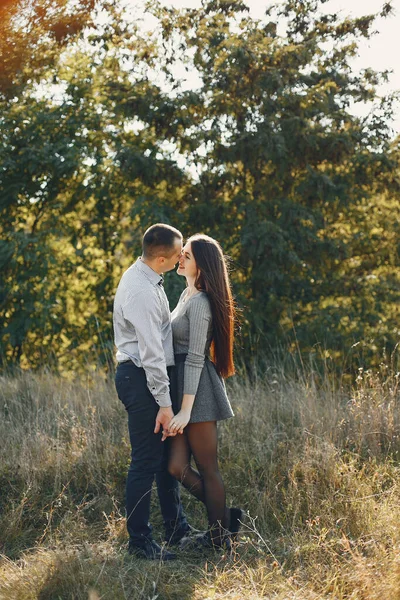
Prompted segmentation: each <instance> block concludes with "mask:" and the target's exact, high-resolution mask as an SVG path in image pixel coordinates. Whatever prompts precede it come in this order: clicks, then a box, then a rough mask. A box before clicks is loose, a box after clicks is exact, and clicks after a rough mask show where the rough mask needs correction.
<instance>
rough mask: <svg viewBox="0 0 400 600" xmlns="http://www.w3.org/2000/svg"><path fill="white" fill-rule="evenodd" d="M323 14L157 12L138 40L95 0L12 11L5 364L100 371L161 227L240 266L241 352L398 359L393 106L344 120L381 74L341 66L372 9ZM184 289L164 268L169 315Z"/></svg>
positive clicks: (226, 9) (2, 185) (231, 6)
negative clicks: (360, 13) (198, 237)
mask: <svg viewBox="0 0 400 600" xmlns="http://www.w3.org/2000/svg"><path fill="white" fill-rule="evenodd" d="M321 4H323V2H318V1H317V0H315V1H314V0H313V1H310V2H302V3H298V2H292V1H291V0H288V1H287V2H285V3H284V4H280V5H279V6H276V7H270V8H269V9H268V11H267V14H266V18H265V19H264V20H261V21H256V20H254V19H252V18H251V17H249V16H248V14H247V12H246V10H245V6H244V5H242V4H241V3H238V2H220V1H218V2H216V1H213V2H206V3H204V5H203V7H202V8H200V9H186V10H175V9H172V8H165V7H163V6H161V5H158V4H157V3H151V6H149V7H148V10H149V11H150V12H151V13H152V14H153V15H154V17H155V18H156V22H157V25H156V27H155V29H154V31H152V32H150V33H146V32H145V31H143V29H142V30H141V28H140V26H139V25H138V24H136V23H132V22H131V21H130V20H129V19H128V18H126V16H124V13H123V11H122V9H120V8H119V6H118V4H109V3H106V2H99V3H97V4H96V7H94V6H93V5H92V3H91V2H89V1H88V2H81V3H80V4H79V10H78V11H77V12H75V13H72V12H71V10H70V8H69V4H68V3H65V2H63V1H61V0H60V2H59V3H57V4H56V5H55V6H54V10H53V9H52V10H50V8H49V5H48V4H47V3H46V2H45V1H44V0H43V2H42V3H37V4H36V5H35V7H34V8H32V9H29V7H28V5H25V4H24V3H23V2H22V1H21V2H20V3H15V4H13V5H12V7H11V8H10V6H11V5H8V8H7V9H4V10H7V11H8V12H7V13H6V12H5V13H4V14H7V18H6V19H5V20H3V25H2V28H3V31H4V32H5V37H4V40H7V44H8V47H12V51H11V50H10V51H7V52H5V43H3V42H2V44H3V45H2V46H1V48H0V50H1V52H2V56H3V59H2V60H3V63H4V70H3V72H4V78H3V79H2V80H1V82H0V103H1V109H2V110H1V117H0V122H1V134H0V135H1V143H0V215H1V225H0V233H1V244H0V269H1V273H2V278H1V289H0V315H1V321H2V326H1V330H0V338H1V340H2V355H3V360H4V362H6V363H8V364H11V365H20V366H23V367H37V366H39V365H41V364H49V363H50V364H52V365H54V366H55V367H58V368H59V369H61V370H63V369H77V368H82V366H83V367H84V368H87V365H88V364H94V363H95V362H98V361H100V362H101V363H106V364H107V363H108V361H110V360H111V354H112V331H111V315H112V301H113V295H114V291H115V288H116V285H117V282H118V279H119V277H120V275H121V273H122V271H123V270H124V269H125V268H126V267H127V266H128V265H129V264H130V263H131V262H132V260H133V258H134V257H135V256H137V255H138V254H139V253H140V240H141V236H142V234H143V232H144V230H145V229H146V228H147V227H148V226H149V225H150V224H151V223H154V222H156V221H165V222H170V223H172V224H174V225H175V226H178V227H179V228H180V229H181V230H182V231H183V232H184V234H185V235H189V234H191V233H194V232H195V231H204V232H206V233H208V234H210V235H212V236H214V237H216V238H217V239H218V240H219V241H220V242H221V244H222V246H223V248H224V250H225V252H226V253H228V254H229V255H230V256H231V257H232V259H233V262H232V264H233V271H232V281H233V285H234V292H235V295H236V297H237V301H238V304H239V306H240V307H241V308H242V315H243V318H242V327H241V332H242V333H241V339H240V341H239V348H240V350H239V352H240V353H241V354H243V357H244V358H245V359H249V358H250V356H251V355H252V354H254V353H257V352H259V351H264V350H265V349H267V348H270V347H274V346H276V344H277V342H278V341H282V340H285V343H289V346H291V347H292V348H295V346H297V344H299V345H300V347H301V349H302V350H308V351H309V350H310V349H312V348H313V347H314V345H315V344H317V343H318V344H322V346H323V348H324V349H326V350H327V352H328V351H330V354H329V355H330V356H332V358H335V359H339V360H342V359H343V358H344V356H347V354H348V352H349V350H350V348H351V346H353V345H354V344H359V346H356V347H357V348H358V349H359V347H361V345H364V346H365V347H364V346H363V350H362V353H360V360H364V361H368V362H370V363H373V362H374V361H375V360H376V356H377V355H380V353H381V349H382V347H386V349H387V351H389V352H391V351H392V350H393V348H394V347H395V345H396V343H397V342H398V339H399V329H398V325H397V322H398V302H397V301H396V298H397V297H398V292H399V279H398V267H399V246H398V239H399V237H398V227H399V225H398V219H396V217H395V210H396V206H397V204H398V197H399V189H398V179H397V178H398V164H399V155H398V147H397V145H396V143H395V142H392V141H391V139H390V127H389V125H390V115H391V111H392V105H393V104H392V103H393V99H392V98H383V99H381V101H380V104H378V103H377V102H376V103H375V108H373V109H371V112H370V114H369V116H368V117H366V118H359V117H355V116H354V115H353V114H352V112H350V108H349V107H350V106H351V104H352V103H360V102H366V101H377V100H378V99H377V92H376V86H377V84H378V83H379V82H380V81H382V80H384V79H385V77H386V74H385V73H383V74H379V73H375V72H374V71H372V70H370V69H367V70H366V71H364V72H362V73H352V72H351V69H350V67H349V60H350V58H351V57H352V56H353V55H354V54H355V53H356V50H357V42H358V40H359V39H360V38H362V37H364V38H369V37H370V36H371V35H372V32H373V28H374V20H375V15H370V16H367V17H364V18H359V19H344V20H343V19H341V18H340V17H339V16H338V15H335V14H324V13H322V12H321V11H320V10H319V9H320V6H321ZM101 10H102V15H103V18H102V21H101V22H102V24H101V25H99V24H98V25H96V18H95V17H96V14H100V11H101ZM32 11H33V12H32ZM91 11H92V12H91ZM93 11H94V12H93ZM96 11H98V12H97V13H96ZM384 12H385V15H386V16H390V6H389V5H386V6H385V9H384ZM17 17H18V18H17ZM282 27H284V28H285V30H284V31H282ZM39 32H40V33H41V34H40V35H39ZM11 42H13V43H12V44H11ZM10 44H11V45H10ZM16 64H18V65H20V68H18V69H16V68H15V65H16ZM188 72H190V73H192V74H193V75H195V76H196V80H197V83H196V84H193V85H192V86H191V87H189V86H188V85H187V82H186V81H185V73H188ZM39 82H40V83H39ZM181 286H182V281H179V279H178V278H177V277H176V276H175V275H173V274H172V275H170V276H168V277H167V291H168V292H169V295H170V298H171V304H172V305H173V304H174V302H175V301H176V299H177V297H178V294H179V291H180V289H181ZM294 331H295V333H296V341H295V340H294V337H293V332H294Z"/></svg>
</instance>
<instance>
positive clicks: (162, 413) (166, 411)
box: [154, 406, 174, 441]
mask: <svg viewBox="0 0 400 600" xmlns="http://www.w3.org/2000/svg"><path fill="white" fill-rule="evenodd" d="M173 417H174V413H173V411H172V407H171V406H160V409H159V411H158V413H157V416H156V424H155V427H154V433H158V432H159V431H160V428H161V427H162V429H163V436H162V441H164V440H165V439H166V437H167V436H168V424H169V422H170V421H171V419H173Z"/></svg>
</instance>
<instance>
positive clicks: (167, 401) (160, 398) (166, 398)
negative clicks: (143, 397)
mask: <svg viewBox="0 0 400 600" xmlns="http://www.w3.org/2000/svg"><path fill="white" fill-rule="evenodd" d="M154 400H155V401H156V402H157V404H158V406H160V407H161V408H167V407H168V406H171V404H172V402H171V397H170V395H169V393H168V392H166V393H165V394H157V396H154Z"/></svg>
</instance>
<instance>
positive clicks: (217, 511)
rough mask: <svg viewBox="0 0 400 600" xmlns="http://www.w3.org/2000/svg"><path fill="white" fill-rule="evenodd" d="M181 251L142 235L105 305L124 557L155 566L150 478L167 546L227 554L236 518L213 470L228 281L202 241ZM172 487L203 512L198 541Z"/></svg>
mask: <svg viewBox="0 0 400 600" xmlns="http://www.w3.org/2000/svg"><path fill="white" fill-rule="evenodd" d="M182 246H183V244H182V234H181V233H180V232H179V231H178V230H177V229H175V228H174V227H171V226H169V225H165V224H162V223H158V224H156V225H153V226H152V227H150V228H149V229H148V230H147V231H146V232H145V234H144V237H143V245H142V256H141V257H140V258H139V259H138V260H137V261H136V262H135V263H134V264H133V265H132V266H131V267H130V268H129V269H128V270H127V271H126V272H125V273H124V274H123V276H122V278H121V281H120V283H119V286H118V289H117V292H116V296H115V301H114V316H113V318H114V334H115V344H116V346H117V361H118V366H117V371H116V377H115V383H116V389H117V393H118V396H119V398H120V400H121V401H122V402H123V404H124V406H125V408H126V410H127V412H128V426H129V436H130V442H131V448H132V454H131V458H132V460H131V464H130V467H129V472H128V477H127V484H126V511H127V528H128V533H129V552H130V553H131V554H134V555H136V556H139V557H143V558H148V559H158V560H172V559H173V558H176V555H175V554H174V553H173V552H171V551H170V550H169V549H167V548H166V547H165V546H162V547H161V546H159V545H158V544H157V543H156V542H155V540H153V538H152V535H151V532H152V530H151V526H150V524H149V514H150V494H151V488H152V483H153V480H154V476H155V477H156V483H157V491H158V497H159V501H160V507H161V512H162V516H163V521H164V526H165V534H166V535H165V540H166V542H167V544H168V545H169V546H171V545H174V544H178V543H180V544H181V546H182V547H184V546H185V545H186V546H192V547H194V548H196V547H197V548H207V547H209V548H212V547H214V548H227V549H228V550H229V548H230V541H231V538H232V537H235V536H236V534H237V532H238V530H239V526H240V519H241V518H242V511H241V510H240V509H237V508H231V509H227V507H226V502H225V489H224V484H223V481H222V478H221V474H220V472H219V469H218V461H217V424H216V422H217V421H218V420H222V419H228V418H229V417H232V416H233V412H232V408H231V406H230V403H229V400H228V398H227V396H226V392H225V386H224V383H223V378H224V377H228V376H229V375H232V374H233V373H234V365H233V328H234V307H233V301H232V295H231V291H230V285H229V279H228V272H227V268H226V263H225V259H224V256H223V253H222V250H221V247H220V246H219V244H218V242H216V241H215V240H213V239H212V238H210V237H208V236H205V235H195V236H193V237H191V238H190V239H189V240H188V241H187V242H186V245H185V247H184V248H183V247H182ZM178 261H179V267H178V273H179V274H180V275H183V276H185V277H186V281H187V287H186V289H185V290H184V292H183V293H182V295H181V297H180V299H179V302H178V305H177V306H176V308H175V310H174V311H173V313H172V315H171V314H170V310H169V304H168V300H167V296H166V294H165V291H164V288H163V277H162V273H165V272H167V271H171V270H172V269H173V268H174V267H175V265H176V263H177V262H178ZM209 353H210V355H211V360H210V359H209V358H208V354H209ZM174 365H175V366H174ZM171 399H172V401H171ZM192 456H193V458H194V460H195V463H196V466H197V469H198V470H197V471H196V470H195V469H193V468H192V466H191V463H190V460H191V457H192ZM178 481H179V482H181V483H182V484H183V485H184V486H185V487H186V488H187V489H188V490H189V492H190V493H191V494H193V495H194V496H195V497H196V498H198V499H199V500H200V501H201V502H203V503H204V504H205V506H206V509H207V515H208V524H209V528H208V530H207V531H206V532H205V533H200V534H197V535H194V532H193V529H192V528H191V526H190V525H189V523H188V522H187V520H186V517H185V514H184V512H183V510H182V506H181V503H180V494H179V483H178Z"/></svg>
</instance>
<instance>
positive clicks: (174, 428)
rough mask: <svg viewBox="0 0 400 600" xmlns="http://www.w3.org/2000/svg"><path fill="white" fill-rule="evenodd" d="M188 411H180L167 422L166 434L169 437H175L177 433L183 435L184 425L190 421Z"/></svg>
mask: <svg viewBox="0 0 400 600" xmlns="http://www.w3.org/2000/svg"><path fill="white" fill-rule="evenodd" d="M190 413H191V411H189V410H184V409H181V410H180V411H179V412H178V413H177V414H176V415H175V416H174V417H173V418H172V419H171V421H170V422H169V424H168V432H169V435H176V434H177V433H183V430H184V429H185V427H186V425H187V424H188V423H189V420H190Z"/></svg>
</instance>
